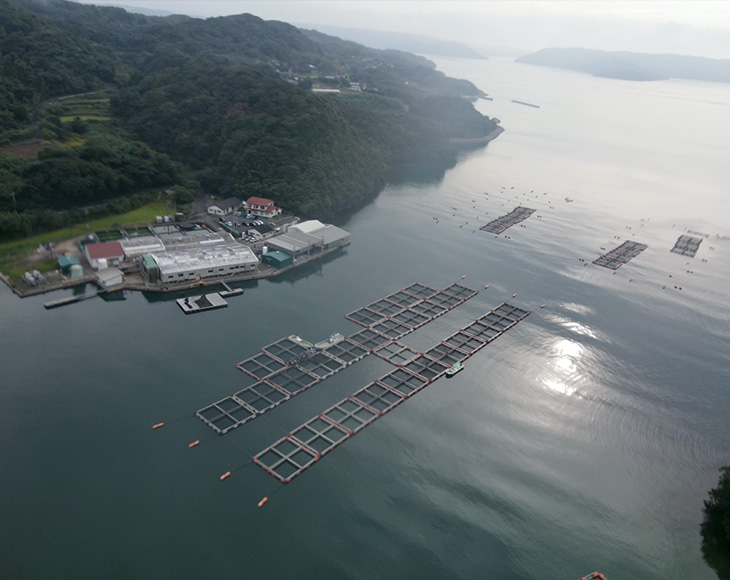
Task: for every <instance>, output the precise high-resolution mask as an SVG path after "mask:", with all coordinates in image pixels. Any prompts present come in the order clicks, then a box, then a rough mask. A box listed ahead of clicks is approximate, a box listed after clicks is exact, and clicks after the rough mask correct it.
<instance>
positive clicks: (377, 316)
mask: <svg viewBox="0 0 730 580" xmlns="http://www.w3.org/2000/svg"><path fill="white" fill-rule="evenodd" d="M345 318H347V319H348V320H351V321H352V322H354V323H355V324H359V325H360V326H365V327H366V328H370V327H371V326H372V325H373V324H375V323H376V322H380V321H381V320H383V319H384V318H385V316H384V315H383V314H381V313H380V312H376V311H374V310H370V308H368V307H367V306H363V307H362V308H358V309H357V310H354V311H353V312H349V313H347V314H345Z"/></svg>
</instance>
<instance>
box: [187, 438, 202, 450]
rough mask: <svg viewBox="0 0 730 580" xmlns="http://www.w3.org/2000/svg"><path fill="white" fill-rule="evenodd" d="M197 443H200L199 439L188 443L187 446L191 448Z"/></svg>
mask: <svg viewBox="0 0 730 580" xmlns="http://www.w3.org/2000/svg"><path fill="white" fill-rule="evenodd" d="M198 445H200V440H197V441H193V442H192V443H191V444H190V445H188V447H189V448H190V449H192V448H193V447H197V446H198Z"/></svg>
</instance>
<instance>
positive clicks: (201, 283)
mask: <svg viewBox="0 0 730 580" xmlns="http://www.w3.org/2000/svg"><path fill="white" fill-rule="evenodd" d="M350 243H351V242H345V243H342V244H340V245H338V246H336V247H334V248H330V249H328V250H325V251H323V252H320V253H319V254H316V255H314V256H309V257H307V258H302V259H299V260H297V262H296V263H295V264H292V265H291V266H287V267H286V268H281V269H278V270H277V269H276V268H273V267H271V266H268V265H265V264H263V263H260V264H259V267H261V266H264V268H263V269H257V270H256V271H255V272H247V273H244V274H238V275H236V276H225V277H222V278H211V279H209V280H198V281H195V282H187V281H185V282H183V283H180V284H162V283H153V284H151V283H149V282H145V281H141V280H140V281H136V280H135V281H125V282H123V283H122V284H119V285H118V286H115V287H114V288H112V289H110V290H100V291H101V292H109V293H111V292H118V291H120V290H134V291H137V292H159V293H166V292H179V291H182V290H192V289H195V288H202V287H205V286H215V285H218V284H220V283H221V282H225V283H231V282H233V283H235V282H247V281H250V280H261V279H264V278H273V277H275V276H279V275H280V274H283V273H285V272H290V271H292V270H295V269H296V268H298V267H299V266H302V265H304V264H310V263H311V262H315V261H317V260H319V259H320V258H324V257H325V256H330V255H332V254H334V253H335V252H337V251H338V250H344V249H345V248H346V247H347V246H349V245H350ZM129 274H131V275H132V276H134V277H135V278H141V276H140V275H139V274H138V273H137V272H130V273H129ZM129 274H127V273H125V276H128V275H129ZM0 279H1V280H2V281H3V282H4V283H5V285H6V286H7V287H8V288H10V290H12V291H13V293H14V294H15V295H16V296H18V297H19V298H28V297H30V296H38V295H40V294H47V293H49V292H55V291H56V290H65V289H67V288H74V287H76V286H85V285H86V284H93V283H94V276H89V275H87V276H84V277H82V278H79V279H78V280H71V279H67V280H63V281H62V282H59V283H55V284H47V285H45V286H43V287H35V288H28V289H27V290H23V289H22V288H18V287H17V286H15V285H14V284H13V283H12V282H11V281H10V279H9V278H8V276H6V275H5V274H3V273H2V272H0Z"/></svg>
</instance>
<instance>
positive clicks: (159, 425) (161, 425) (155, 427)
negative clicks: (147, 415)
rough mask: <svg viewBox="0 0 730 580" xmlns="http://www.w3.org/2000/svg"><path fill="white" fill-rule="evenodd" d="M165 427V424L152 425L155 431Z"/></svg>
mask: <svg viewBox="0 0 730 580" xmlns="http://www.w3.org/2000/svg"><path fill="white" fill-rule="evenodd" d="M164 426H165V424H164V423H157V424H156V425H152V428H153V429H159V428H160V427H164Z"/></svg>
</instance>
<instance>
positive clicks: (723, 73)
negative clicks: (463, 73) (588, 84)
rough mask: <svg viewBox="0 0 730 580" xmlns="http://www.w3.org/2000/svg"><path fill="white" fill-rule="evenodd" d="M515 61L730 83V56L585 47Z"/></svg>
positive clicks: (614, 74)
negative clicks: (722, 57)
mask: <svg viewBox="0 0 730 580" xmlns="http://www.w3.org/2000/svg"><path fill="white" fill-rule="evenodd" d="M515 62H521V63H525V64H536V65H539V66H550V67H554V68H564V69H568V70H574V71H578V72H584V73H588V74H592V75H593V76H597V77H605V78H612V79H623V80H630V81H656V80H663V79H670V78H673V79H690V80H697V81H711V82H718V83H730V60H729V59H722V60H720V59H712V58H703V57H699V56H682V55H676V54H644V53H636V52H606V51H603V50H589V49H585V48H545V49H543V50H539V51H538V52H536V53H534V54H529V55H525V56H521V57H520V58H518V59H516V61H515Z"/></svg>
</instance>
